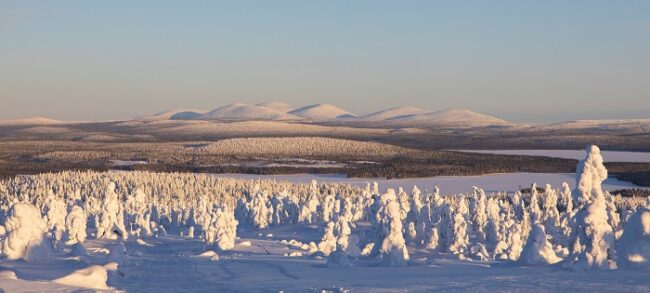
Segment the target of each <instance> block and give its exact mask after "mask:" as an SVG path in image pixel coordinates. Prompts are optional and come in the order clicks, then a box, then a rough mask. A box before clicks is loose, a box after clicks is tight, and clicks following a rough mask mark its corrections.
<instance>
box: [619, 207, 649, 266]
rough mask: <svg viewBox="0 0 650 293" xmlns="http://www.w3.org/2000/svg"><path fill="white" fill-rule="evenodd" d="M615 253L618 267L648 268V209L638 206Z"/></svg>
mask: <svg viewBox="0 0 650 293" xmlns="http://www.w3.org/2000/svg"><path fill="white" fill-rule="evenodd" d="M616 253H617V258H618V261H617V264H618V266H619V267H623V268H633V269H638V268H641V269H646V270H647V269H650V209H648V208H640V209H638V210H637V211H636V213H634V215H633V216H632V218H630V220H629V221H628V222H627V224H626V225H625V229H624V230H623V236H621V239H619V241H618V247H617V251H616Z"/></svg>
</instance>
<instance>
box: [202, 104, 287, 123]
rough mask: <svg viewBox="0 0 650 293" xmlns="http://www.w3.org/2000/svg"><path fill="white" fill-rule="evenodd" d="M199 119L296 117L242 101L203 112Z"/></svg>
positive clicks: (282, 118) (284, 118)
mask: <svg viewBox="0 0 650 293" xmlns="http://www.w3.org/2000/svg"><path fill="white" fill-rule="evenodd" d="M196 119H201V120H295V119H299V118H298V117H296V116H294V115H291V114H287V113H285V112H282V111H279V110H276V109H271V108H266V107H260V106H251V105H247V104H242V103H236V104H230V105H227V106H224V107H221V108H218V109H216V110H213V111H210V112H208V113H205V114H203V115H201V116H199V117H197V118H196Z"/></svg>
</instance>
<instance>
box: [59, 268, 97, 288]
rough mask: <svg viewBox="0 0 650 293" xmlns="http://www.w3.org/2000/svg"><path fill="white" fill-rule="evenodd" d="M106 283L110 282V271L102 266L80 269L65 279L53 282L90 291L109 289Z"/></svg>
mask: <svg viewBox="0 0 650 293" xmlns="http://www.w3.org/2000/svg"><path fill="white" fill-rule="evenodd" d="M106 281H108V270H107V269H106V268H105V267H104V266H100V265H93V266H89V267H87V268H83V269H79V270H76V271H74V272H72V273H71V274H69V275H67V276H65V277H61V278H58V279H55V280H52V282H54V283H58V284H63V285H69V286H75V287H82V288H90V289H108V286H107V285H106Z"/></svg>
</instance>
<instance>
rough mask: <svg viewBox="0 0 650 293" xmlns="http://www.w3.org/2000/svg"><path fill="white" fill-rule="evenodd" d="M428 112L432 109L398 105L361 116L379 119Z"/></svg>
mask: <svg viewBox="0 0 650 293" xmlns="http://www.w3.org/2000/svg"><path fill="white" fill-rule="evenodd" d="M426 113H431V111H428V110H424V109H420V108H416V107H410V106H406V107H396V108H390V109H386V110H382V111H379V112H375V113H372V114H368V115H365V116H363V117H361V118H360V120H365V121H378V120H388V119H398V118H400V117H407V116H413V115H421V114H426Z"/></svg>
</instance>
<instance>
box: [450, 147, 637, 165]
mask: <svg viewBox="0 0 650 293" xmlns="http://www.w3.org/2000/svg"><path fill="white" fill-rule="evenodd" d="M455 151H457V152H466V153H480V154H497V155H526V156H543V157H553V158H563V159H575V160H581V159H584V158H585V151H584V150H455ZM600 153H601V154H602V155H603V159H605V162H633V163H634V162H637V163H649V162H650V153H647V152H624V151H601V152H600Z"/></svg>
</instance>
